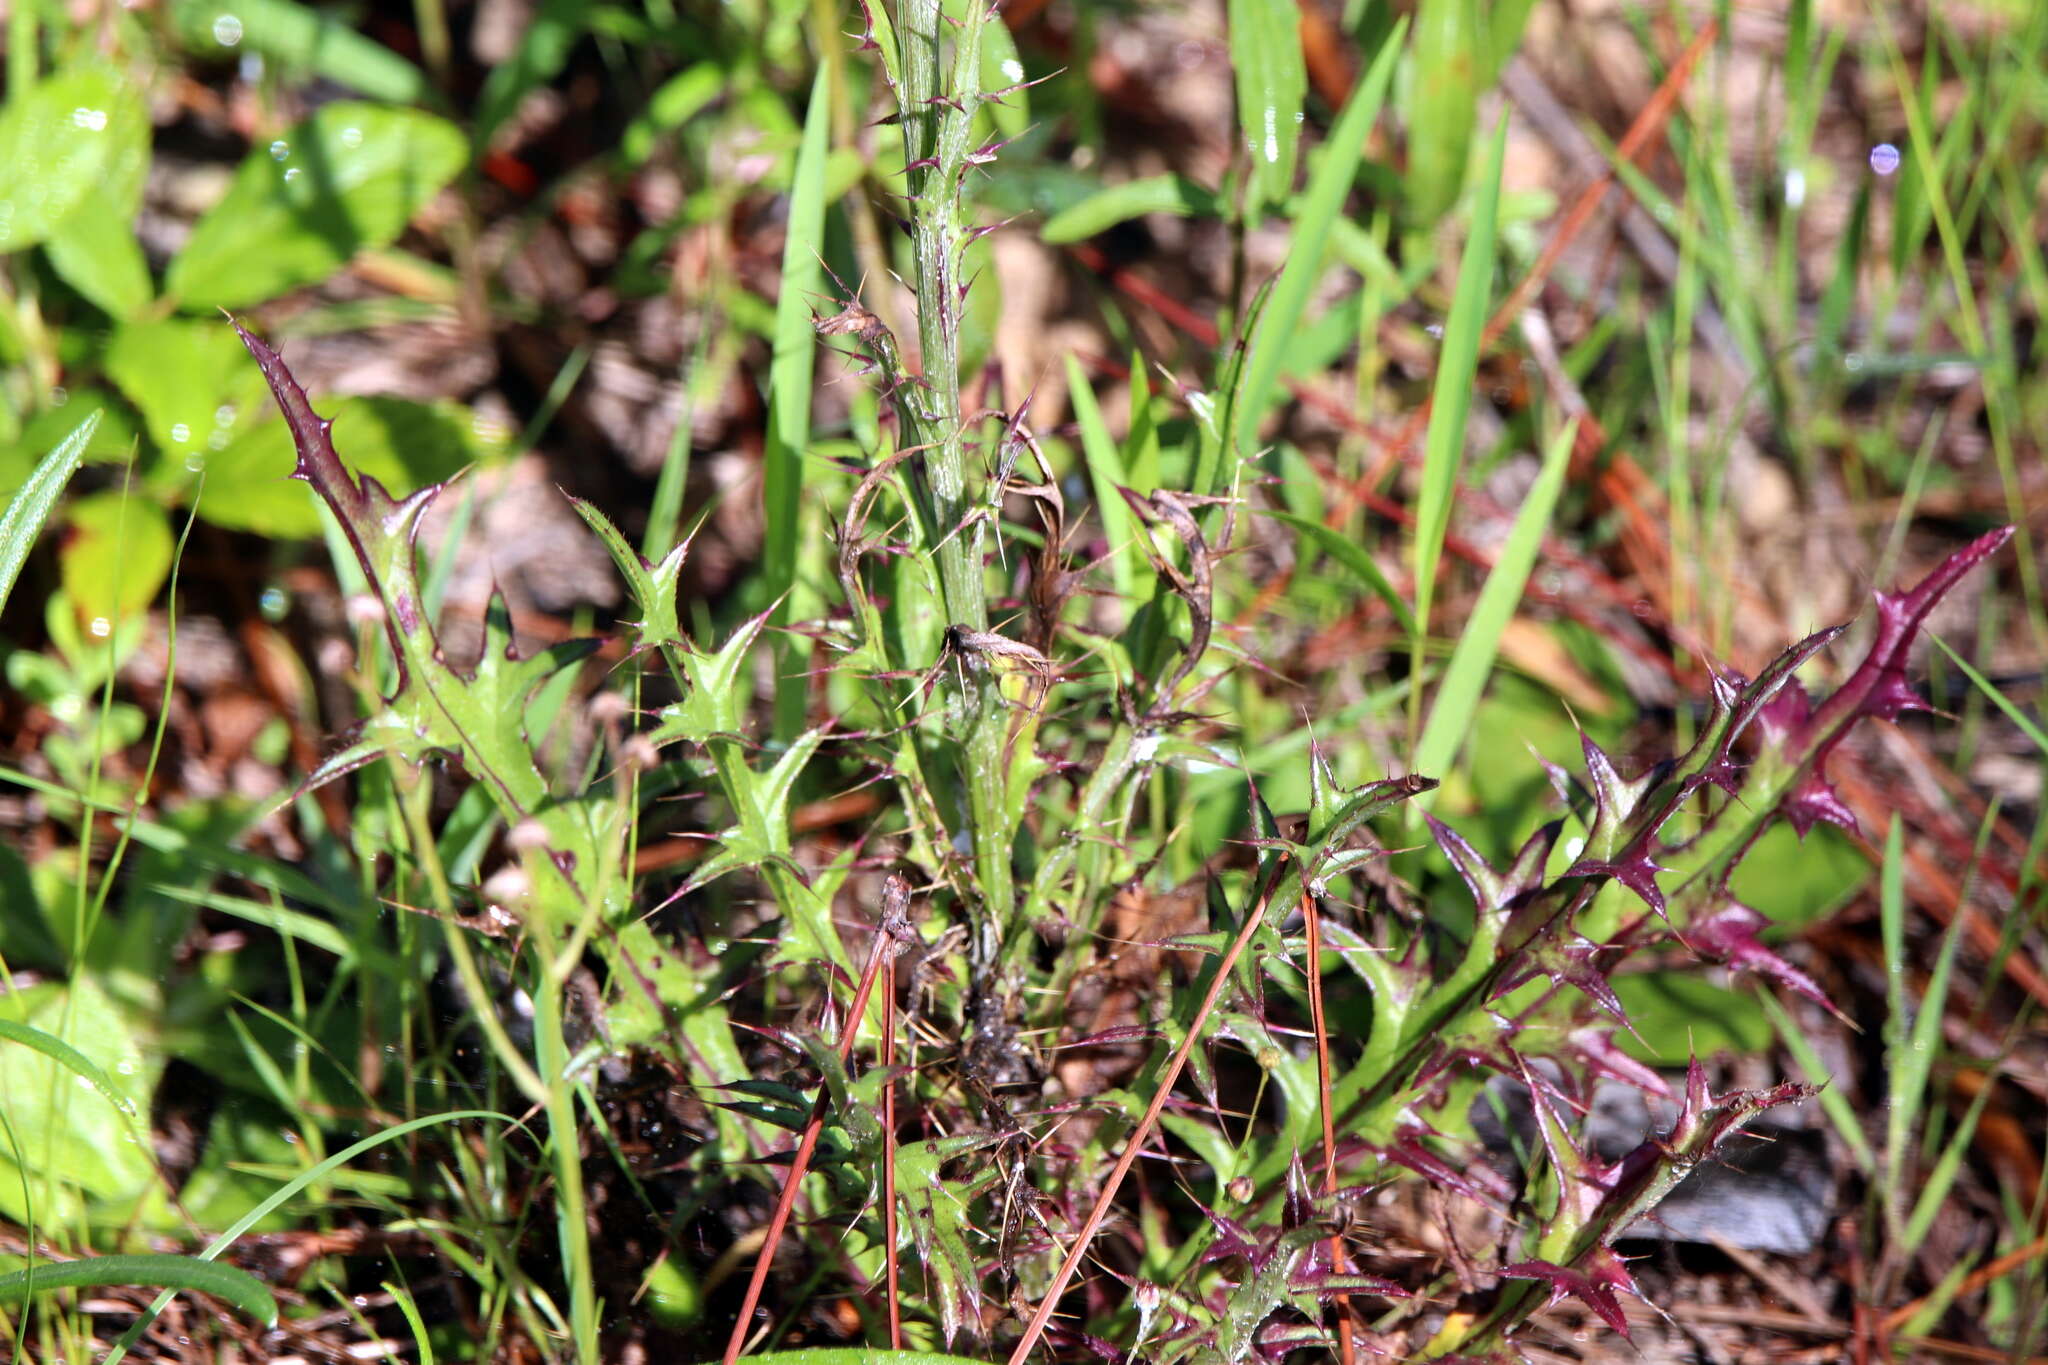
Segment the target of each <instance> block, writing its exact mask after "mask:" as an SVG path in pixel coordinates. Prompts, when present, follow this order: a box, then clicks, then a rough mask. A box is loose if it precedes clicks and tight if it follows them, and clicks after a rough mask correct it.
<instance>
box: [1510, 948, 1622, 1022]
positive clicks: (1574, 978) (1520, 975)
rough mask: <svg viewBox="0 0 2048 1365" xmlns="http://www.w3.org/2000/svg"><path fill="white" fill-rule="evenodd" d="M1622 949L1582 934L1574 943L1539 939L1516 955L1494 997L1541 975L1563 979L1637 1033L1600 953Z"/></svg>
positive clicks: (1557, 979)
mask: <svg viewBox="0 0 2048 1365" xmlns="http://www.w3.org/2000/svg"><path fill="white" fill-rule="evenodd" d="M1620 952H1621V950H1620V949H1619V948H1610V947H1609V946H1607V945H1606V944H1601V943H1594V942H1593V941H1591V940H1590V939H1587V938H1585V937H1583V936H1580V937H1579V938H1578V940H1577V942H1573V943H1563V942H1559V941H1558V940H1556V939H1555V938H1550V939H1543V940H1539V941H1538V942H1536V943H1533V944H1531V945H1530V946H1529V947H1527V948H1524V949H1522V950H1521V951H1520V952H1519V953H1516V954H1515V955H1514V958H1513V964H1512V965H1511V966H1510V967H1508V969H1507V970H1506V971H1505V973H1504V974H1503V975H1502V977H1501V982H1500V985H1498V986H1497V987H1495V988H1494V992H1493V995H1492V997H1491V998H1492V999H1495V1000H1498V999H1500V998H1501V997H1502V996H1504V995H1508V994H1511V993H1512V992H1514V991H1517V990H1520V989H1521V988H1522V987H1523V986H1526V985H1528V984H1529V983H1530V982H1531V981H1535V980H1537V979H1539V978H1541V979H1545V980H1553V981H1562V982H1563V983H1564V984H1565V985H1567V986H1570V987H1572V988H1573V989H1575V990H1577V991H1578V992H1579V993H1580V994H1582V995H1584V996H1586V998H1588V999H1589V1000H1591V1001H1592V1002H1593V1003H1594V1004H1596V1005H1598V1006H1599V1007H1600V1008H1601V1009H1603V1010H1605V1011H1606V1012H1607V1013H1608V1014H1609V1015H1611V1016H1613V1018H1614V1020H1615V1022H1616V1023H1618V1024H1620V1025H1621V1026H1622V1027H1623V1028H1626V1029H1627V1030H1628V1031H1629V1032H1630V1033H1634V1032H1635V1025H1633V1024H1632V1023H1630V1022H1629V1017H1628V1010H1627V1009H1626V1008H1624V1007H1623V1005H1622V1003H1621V997H1620V996H1618V995H1616V994H1615V993H1614V987H1613V985H1612V984H1611V983H1610V982H1609V981H1608V979H1607V972H1606V971H1605V970H1603V969H1602V967H1601V965H1600V956H1601V954H1603V953H1614V954H1616V955H1617V956H1618V955H1619V954H1620Z"/></svg>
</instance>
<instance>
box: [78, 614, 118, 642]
mask: <svg viewBox="0 0 2048 1365" xmlns="http://www.w3.org/2000/svg"><path fill="white" fill-rule="evenodd" d="M85 631H86V634H88V635H90V636H92V637H93V638H94V639H95V640H104V639H106V638H107V637H108V636H109V635H112V634H113V633H114V623H113V622H112V621H109V620H108V619H107V618H106V617H104V616H95V617H93V618H92V624H91V625H89V626H87V627H86V628H85Z"/></svg>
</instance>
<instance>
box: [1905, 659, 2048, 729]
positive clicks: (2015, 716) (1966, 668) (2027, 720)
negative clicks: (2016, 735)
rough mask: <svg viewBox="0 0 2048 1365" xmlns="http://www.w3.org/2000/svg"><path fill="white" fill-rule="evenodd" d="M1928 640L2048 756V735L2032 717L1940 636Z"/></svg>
mask: <svg viewBox="0 0 2048 1365" xmlns="http://www.w3.org/2000/svg"><path fill="white" fill-rule="evenodd" d="M1927 638H1928V639H1930V640H1932V641H1934V643H1935V644H1936V645H1938V646H1940V647H1941V652H1942V653H1944V654H1946V655H1948V657H1949V658H1950V659H1951V660H1953V661H1954V663H1955V666H1956V667H1957V668H1960V669H1961V670H1963V676H1964V677H1966V678H1968V679H1969V680H1970V681H1971V683H1973V684H1974V685H1975V686H1976V688H1977V690H1978V691H1980V692H1982V693H1983V694H1984V695H1985V696H1987V697H1989V698H1991V704H1992V705H1994V706H1996V707H1997V708H1998V709H1999V710H2001V711H2003V712H2004V713H2005V718H2006V719H2007V720H2009V721H2011V722H2012V723H2013V724H2014V725H2017V726H2018V727H2019V729H2020V733H2021V734H2023V735H2025V736H2026V737H2027V738H2028V739H2030V740H2032V741H2033V742H2034V747H2035V748H2037V749H2039V750H2040V751H2041V752H2042V753H2044V754H2048V734H2043V733H2042V732H2041V727H2040V726H2038V725H2036V724H2034V722H2033V719H2032V718H2031V717H2030V716H2028V715H2027V713H2026V712H2024V711H2022V710H2020V708H2019V707H2017V706H2015V705H2013V702H2012V699H2011V698H2010V697H2008V696H2006V695H2005V693H2003V692H2001V691H1999V690H1998V688H1997V687H1996V686H1994V685H1993V684H1992V682H1991V680H1990V679H1989V678H1987V677H1985V676H1984V675H1983V674H1982V673H1979V672H1978V671H1977V670H1976V669H1974V668H1972V667H1970V661H1969V660H1967V659H1965V658H1964V657H1963V656H1962V655H1960V654H1958V653H1956V652H1955V651H1954V650H1953V649H1950V648H1949V646H1948V641H1946V640H1944V639H1942V638H1941V637H1940V636H1939V635H1935V634H1933V633H1932V632H1930V633H1929V634H1928V636H1927Z"/></svg>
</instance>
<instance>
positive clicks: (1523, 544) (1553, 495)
mask: <svg viewBox="0 0 2048 1365" xmlns="http://www.w3.org/2000/svg"><path fill="white" fill-rule="evenodd" d="M1578 434H1579V424H1578V421H1577V419H1576V418H1574V419H1573V420H1572V421H1570V422H1567V423H1566V424H1565V426H1564V429H1563V430H1562V431H1559V432H1558V433H1557V434H1556V435H1555V436H1553V437H1551V438H1550V446H1549V448H1548V449H1547V450H1545V451H1544V452H1543V469H1542V472H1541V473H1539V474H1538V475H1537V476H1536V483H1535V485H1534V486H1533V487H1532V488H1530V490H1529V496H1528V497H1527V498H1525V499H1524V500H1523V502H1522V510H1521V511H1520V512H1518V513H1516V514H1515V524H1514V528H1513V529H1512V530H1510V531H1509V532H1508V539H1507V544H1506V545H1505V546H1504V547H1503V548H1502V549H1501V553H1500V558H1499V559H1497V560H1495V561H1494V564H1493V571H1492V572H1491V573H1489V574H1487V576H1486V586H1485V587H1483V588H1481V589H1480V590H1479V601H1478V602H1477V603H1476V604H1475V605H1474V606H1473V608H1472V616H1471V619H1470V620H1468V621H1467V622H1466V623H1465V629H1464V630H1463V631H1461V632H1460V633H1459V635H1458V643H1457V647H1456V648H1454V649H1453V650H1452V651H1451V662H1450V663H1449V665H1448V666H1446V667H1445V669H1444V681H1443V686H1441V687H1439V688H1438V689H1437V693H1436V701H1435V702H1434V703H1432V704H1431V706H1430V708H1429V723H1428V724H1427V725H1425V726H1424V727H1423V730H1422V740H1421V743H1419V744H1418V745H1417V746H1416V749H1415V771H1416V772H1419V773H1430V774H1442V773H1445V772H1448V771H1449V770H1450V768H1451V766H1452V765H1453V764H1454V763H1456V762H1457V758H1458V751H1459V750H1460V749H1461V748H1463V747H1464V744H1465V739H1466V737H1467V736H1468V735H1469V734H1470V733H1471V728H1472V715H1473V712H1475V711H1476V710H1478V708H1479V697H1480V694H1481V693H1483V692H1484V691H1485V690H1486V680H1487V678H1488V677H1489V676H1491V674H1492V673H1493V661H1494V658H1495V657H1496V656H1497V655H1498V654H1499V652H1500V637H1501V632H1502V631H1504V630H1506V629H1507V625H1508V622H1509V621H1510V620H1511V619H1513V617H1514V614H1515V608H1516V607H1517V606H1518V605H1520V603H1521V601H1522V591H1523V589H1525V588H1526V587H1528V585H1529V572H1530V570H1532V569H1533V568H1535V567H1536V551H1537V549H1538V547H1540V546H1541V544H1542V543H1543V533H1544V532H1545V531H1546V530H1548V529H1549V527H1550V514H1551V512H1552V511H1553V510H1555V508H1556V507H1557V495H1558V493H1559V492H1560V491H1561V490H1562V489H1563V487H1564V475H1565V469H1566V467H1567V466H1568V465H1569V464H1570V461H1571V453H1572V442H1573V440H1574V439H1576V438H1577V436H1578ZM1424 799H1425V800H1426V799H1427V798H1424Z"/></svg>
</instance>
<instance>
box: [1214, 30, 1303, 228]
mask: <svg viewBox="0 0 2048 1365" xmlns="http://www.w3.org/2000/svg"><path fill="white" fill-rule="evenodd" d="M1230 65H1231V68H1232V69H1233V70H1234V71H1235V72H1236V73H1237V121H1238V126H1239V128H1240V129H1242V130H1243V133H1244V142H1245V148H1246V149H1247V150H1248V151H1249V152H1250V153H1251V160H1252V173H1251V177H1250V183H1249V185H1248V186H1247V188H1248V190H1249V193H1248V194H1247V196H1246V200H1247V202H1246V204H1245V210H1246V217H1247V218H1250V219H1253V220H1256V219H1257V217H1258V214H1259V210H1260V209H1262V208H1263V207H1265V206H1266V205H1267V204H1279V203H1283V202H1285V200H1286V198H1287V195H1288V193H1289V192H1290V191H1291V190H1293V188H1294V163H1295V159H1296V153H1297V151H1298V150H1299V148H1300V146H1301V102H1302V99H1303V97H1304V96H1306V95H1307V94H1308V68H1307V65H1306V63H1305V62H1304V61H1303V60H1302V54H1301V10H1300V9H1299V8H1298V7H1297V5H1296V3H1295V0H1230Z"/></svg>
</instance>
